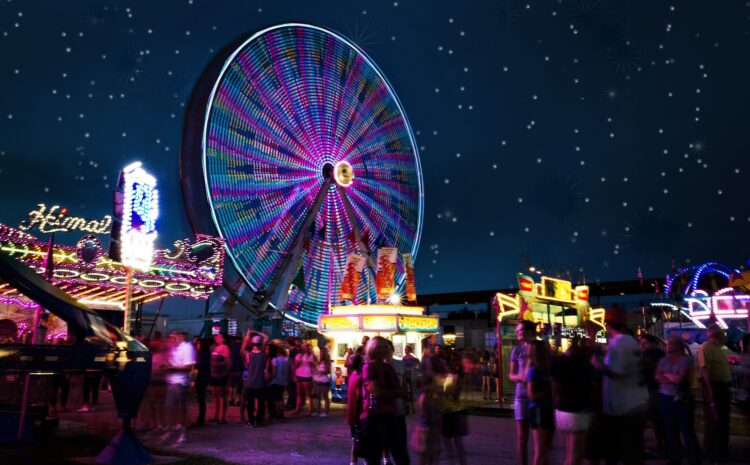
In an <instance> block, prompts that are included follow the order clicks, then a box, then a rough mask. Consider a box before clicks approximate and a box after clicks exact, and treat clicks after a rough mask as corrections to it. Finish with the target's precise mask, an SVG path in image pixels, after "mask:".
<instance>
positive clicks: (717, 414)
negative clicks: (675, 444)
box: [698, 323, 732, 462]
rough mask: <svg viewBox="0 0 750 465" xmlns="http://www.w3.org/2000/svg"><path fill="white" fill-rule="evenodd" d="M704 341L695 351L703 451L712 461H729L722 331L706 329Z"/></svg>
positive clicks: (714, 326) (727, 372)
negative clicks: (702, 425)
mask: <svg viewBox="0 0 750 465" xmlns="http://www.w3.org/2000/svg"><path fill="white" fill-rule="evenodd" d="M706 333H707V336H708V340H707V341H706V342H704V343H703V344H702V345H701V346H700V349H699V350H698V369H699V374H700V377H701V389H702V394H703V412H704V416H703V418H704V424H705V429H704V434H703V440H704V448H705V451H706V455H707V456H708V457H709V458H710V459H711V460H713V461H714V462H726V461H727V459H728V458H729V407H730V395H729V386H730V384H731V382H732V373H731V372H730V370H729V360H728V358H727V353H726V352H725V351H724V330H723V329H722V328H721V327H720V326H719V325H718V324H716V323H714V324H712V325H710V326H709V327H708V328H707V329H706Z"/></svg>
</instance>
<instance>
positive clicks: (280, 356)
mask: <svg viewBox="0 0 750 465" xmlns="http://www.w3.org/2000/svg"><path fill="white" fill-rule="evenodd" d="M274 347H275V348H276V349H275V351H276V354H275V356H274V357H273V358H272V359H271V400H270V401H269V404H272V405H273V406H274V408H273V414H272V417H273V418H284V391H286V388H287V386H288V385H289V371H290V370H289V358H288V357H287V355H286V351H285V350H284V349H282V348H281V347H278V346H274Z"/></svg>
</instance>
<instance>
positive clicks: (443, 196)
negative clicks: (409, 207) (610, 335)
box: [0, 0, 750, 293]
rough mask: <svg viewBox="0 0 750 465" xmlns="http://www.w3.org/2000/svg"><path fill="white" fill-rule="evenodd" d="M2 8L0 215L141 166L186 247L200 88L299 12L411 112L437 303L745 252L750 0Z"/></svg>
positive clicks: (85, 200)
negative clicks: (528, 282)
mask: <svg viewBox="0 0 750 465" xmlns="http://www.w3.org/2000/svg"><path fill="white" fill-rule="evenodd" d="M1 1H2V3H0V56H1V57H2V60H3V65H2V67H1V68H0V199H2V200H1V201H0V222H4V223H8V224H11V225H17V223H18V222H19V221H20V220H21V219H23V218H24V217H25V214H26V212H27V211H29V210H31V209H32V208H34V207H35V205H36V204H37V203H39V202H45V203H48V204H55V203H59V204H63V205H67V206H68V207H69V208H70V209H71V214H74V215H81V216H89V217H100V216H103V215H104V214H107V213H109V212H110V211H111V208H112V207H111V200H112V195H111V191H112V187H113V182H114V180H115V179H116V176H117V173H118V171H119V170H120V169H121V168H122V167H123V166H124V165H125V164H127V163H129V162H131V161H135V160H141V161H143V163H144V164H145V165H146V167H147V168H148V169H150V170H151V171H152V172H153V173H154V174H155V175H156V176H157V178H158V179H159V183H160V187H161V209H162V212H163V216H162V218H161V221H160V231H161V232H160V245H161V246H164V247H166V246H169V245H170V243H171V241H172V240H174V239H179V238H182V237H187V236H190V235H191V231H190V228H189V226H188V223H187V219H186V218H187V217H186V214H185V212H184V207H183V204H182V195H181V191H180V184H179V178H178V175H179V174H178V166H179V147H180V141H181V137H182V125H183V116H184V111H185V107H186V105H187V103H188V99H189V97H190V93H191V91H192V88H193V86H194V84H195V83H196V80H197V79H198V77H199V76H200V74H201V73H202V71H203V70H204V68H205V67H206V65H207V64H208V63H209V61H210V60H211V58H212V57H213V56H214V55H215V54H216V53H217V52H218V51H219V50H221V49H222V48H224V47H225V46H226V45H227V44H228V43H229V42H231V41H232V40H233V39H235V38H237V37H238V36H242V35H248V36H249V35H250V34H252V33H253V32H255V31H257V30H259V29H261V28H263V27H266V26H269V25H273V24H277V23H282V22H288V21H301V22H309V23H312V24H317V25H320V26H324V27H327V28H330V29H333V30H335V31H338V32H339V33H341V34H343V35H345V36H347V37H349V38H350V39H352V40H353V41H354V42H355V43H357V44H358V45H359V46H360V47H362V48H363V49H364V50H365V51H366V52H367V53H368V54H369V55H370V56H371V57H372V58H373V60H374V61H375V62H376V63H377V64H378V65H379V66H380V67H381V69H382V70H383V72H384V73H385V75H386V76H387V77H388V79H389V80H390V82H391V84H392V85H393V87H394V89H395V91H396V93H397V94H398V95H399V97H400V99H401V101H402V103H403V104H404V107H405V110H406V113H407V115H408V117H409V119H410V121H411V124H412V126H413V129H414V131H415V134H416V138H417V142H418V145H419V146H420V155H421V160H422V167H423V172H424V178H425V224H424V234H423V237H422V245H421V248H420V251H419V254H418V256H417V260H416V269H417V287H418V290H419V291H420V293H424V292H445V291H458V290H470V289H492V288H504V287H508V286H511V285H514V284H515V283H514V275H515V272H517V271H518V270H519V267H520V266H521V264H522V263H523V264H524V265H525V266H529V265H535V266H537V267H544V268H545V270H546V271H548V272H550V273H552V274H556V273H560V274H563V275H567V274H568V273H570V276H571V277H572V278H573V279H575V280H580V279H582V278H583V277H584V276H585V278H586V279H587V280H589V281H595V280H602V281H604V280H615V279H635V278H636V273H637V269H638V267H641V268H642V270H643V274H644V275H645V276H646V277H656V276H663V275H664V274H666V273H667V272H669V271H670V268H671V266H672V265H671V264H672V261H673V260H674V262H675V263H676V264H677V265H680V264H682V263H693V264H695V263H700V262H702V261H706V260H716V261H720V262H723V263H726V264H727V265H730V266H738V265H741V264H743V263H744V262H745V259H746V258H748V256H750V254H749V253H748V252H749V251H748V245H747V243H748V237H750V200H748V198H749V196H748V182H747V176H748V174H750V140H749V139H748V134H750V118H749V116H748V104H749V103H750V85H748V83H750V64H749V61H748V57H750V53H749V51H750V2H746V1H744V0H742V1H740V0H722V1H708V0H706V1H681V2H678V1H671V2H663V1H658V0H643V1H633V0H617V1H614V0H613V1H595V0H580V1H573V0H565V1H562V0H557V1H555V0H537V1H528V2H523V1H511V0H496V1H442V0H440V1H429V2H428V1H419V2H418V1H415V0H398V1H377V2H375V1H370V2H365V1H315V2H313V1H282V0H274V1H260V2H258V1H218V0H212V1H209V0H179V1H158V2H154V1H148V2H147V1H140V2H138V1H131V2H120V1H110V2H107V1H75V2H60V1H34V2H30V1H29V2H22V1H18V0H13V1H11V0H1ZM79 235H80V234H77V235H73V236H71V237H70V238H67V239H69V241H75V240H76V239H77V238H78V236H79ZM62 239H63V240H67V239H66V238H62Z"/></svg>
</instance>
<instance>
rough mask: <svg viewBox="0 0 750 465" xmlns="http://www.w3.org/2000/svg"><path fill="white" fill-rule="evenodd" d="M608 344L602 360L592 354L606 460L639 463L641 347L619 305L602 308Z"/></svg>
mask: <svg viewBox="0 0 750 465" xmlns="http://www.w3.org/2000/svg"><path fill="white" fill-rule="evenodd" d="M604 318H605V324H606V326H607V336H608V342H609V346H608V349H607V353H606V355H605V356H604V360H603V361H602V360H600V359H599V358H596V357H594V358H593V359H592V362H593V363H594V366H595V368H597V369H598V370H599V371H601V373H602V375H603V389H602V427H603V428H604V435H605V440H606V441H607V444H606V446H605V450H604V452H605V459H606V460H607V461H608V463H610V464H615V463H618V462H621V463H623V464H626V465H628V464H637V465H640V464H643V452H644V446H643V430H644V416H645V412H646V408H647V406H648V390H647V389H646V386H645V383H644V381H643V371H642V369H641V366H640V360H641V348H640V346H639V344H638V341H636V340H635V338H634V337H633V336H632V333H631V332H630V330H629V329H628V326H627V314H626V313H625V310H623V309H622V308H621V307H619V306H616V305H615V306H612V307H610V308H608V309H607V310H606V313H605V317H604Z"/></svg>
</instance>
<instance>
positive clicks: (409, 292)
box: [401, 253, 417, 302]
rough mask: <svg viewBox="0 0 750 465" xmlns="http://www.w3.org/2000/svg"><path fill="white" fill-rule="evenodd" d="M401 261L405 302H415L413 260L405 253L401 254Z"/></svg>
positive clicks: (415, 290) (415, 287) (415, 289)
mask: <svg viewBox="0 0 750 465" xmlns="http://www.w3.org/2000/svg"><path fill="white" fill-rule="evenodd" d="M401 260H403V262H404V272H405V273H406V300H407V301H409V302H416V301H417V286H416V284H415V283H414V259H413V258H412V256H411V254H410V253H405V254H401Z"/></svg>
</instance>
